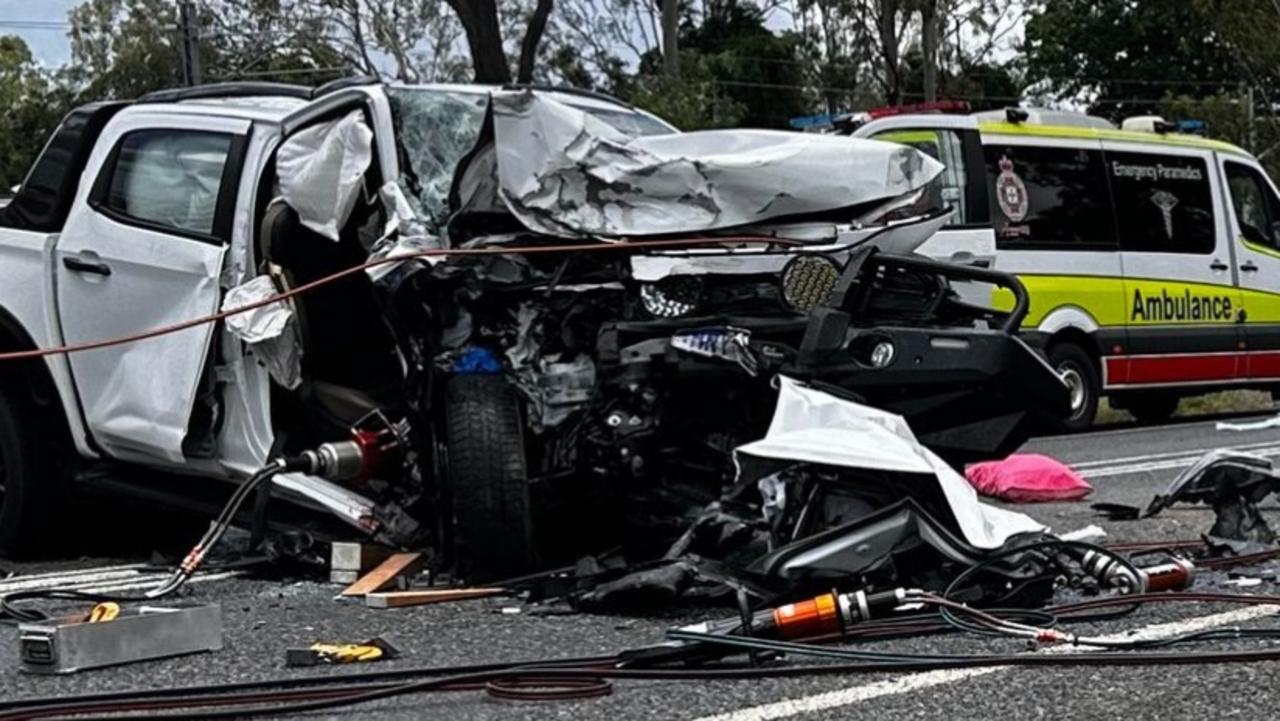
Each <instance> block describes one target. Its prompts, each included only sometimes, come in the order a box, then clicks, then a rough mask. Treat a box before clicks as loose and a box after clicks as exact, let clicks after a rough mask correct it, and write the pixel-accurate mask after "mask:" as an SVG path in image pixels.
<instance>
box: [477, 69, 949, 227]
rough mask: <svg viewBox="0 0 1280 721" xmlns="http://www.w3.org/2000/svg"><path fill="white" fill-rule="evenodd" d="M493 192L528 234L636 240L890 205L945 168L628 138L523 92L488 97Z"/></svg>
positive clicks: (842, 147)
mask: <svg viewBox="0 0 1280 721" xmlns="http://www.w3.org/2000/svg"><path fill="white" fill-rule="evenodd" d="M491 107H492V109H493V127H494V145H495V147H496V149H497V165H498V179H499V183H500V193H501V194H502V200H503V201H504V202H505V204H506V206H507V208H508V210H509V211H510V212H511V213H512V214H513V215H515V216H516V218H518V219H519V220H520V222H521V223H523V224H524V225H525V226H526V227H528V228H529V229H530V230H533V231H535V232H539V233H544V234H547V235H555V236H561V237H567V238H575V237H584V236H613V237H633V236H650V235H663V234H670V233H693V232H706V231H713V230H720V229H726V228H735V227H739V226H744V225H751V224H756V223H761V222H764V221H767V220H769V219H772V218H783V217H789V216H799V215H804V214H811V213H821V212H826V211H832V210H839V209H841V208H848V207H852V206H857V205H860V204H864V203H870V202H874V201H879V200H888V199H891V198H896V197H898V196H901V195H904V194H907V193H911V192H913V191H915V190H918V189H919V188H921V187H923V186H924V185H925V184H927V183H928V182H929V181H930V180H932V179H933V178H934V176H936V175H938V173H940V172H942V169H943V166H942V164H941V163H939V162H938V161H936V160H934V159H932V158H930V157H929V156H928V155H925V154H924V153H922V152H920V151H918V150H916V149H914V148H911V147H908V146H904V145H898V144H894V143H884V142H879V141H875V140H862V139H857V138H849V137H845V136H835V135H817V134H805V133H793V132H787V131H773V130H707V131H700V132H692V133H677V134H670V135H652V136H645V137H640V138H631V137H628V136H627V135H624V134H623V133H621V132H619V131H617V130H615V129H614V128H612V127H611V126H609V125H608V124H606V123H604V122H603V121H601V120H598V119H596V118H594V117H592V116H590V115H588V114H586V113H584V112H582V111H580V110H577V109H575V108H572V107H569V106H567V105H565V104H563V103H560V102H557V101H555V100H553V99H551V98H548V97H546V96H544V95H538V94H535V93H533V92H531V91H505V92H496V93H494V94H493V99H492V104H491Z"/></svg>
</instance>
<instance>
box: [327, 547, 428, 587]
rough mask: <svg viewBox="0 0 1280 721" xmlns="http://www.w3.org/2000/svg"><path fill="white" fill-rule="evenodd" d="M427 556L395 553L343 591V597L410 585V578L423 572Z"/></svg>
mask: <svg viewBox="0 0 1280 721" xmlns="http://www.w3.org/2000/svg"><path fill="white" fill-rule="evenodd" d="M426 561H427V556H426V554H423V553H395V554H392V555H390V556H388V557H387V559H386V560H385V561H383V562H382V563H380V564H378V565H377V566H376V567H375V568H374V569H373V570H372V571H369V572H368V573H366V574H365V575H363V576H361V577H360V578H358V579H357V580H356V582H355V583H353V584H351V585H350V586H348V587H346V588H345V589H343V591H342V594H341V595H343V596H366V595H368V594H370V593H374V592H376V591H383V590H385V589H387V588H390V587H392V586H394V585H397V584H405V585H408V580H409V577H410V576H412V575H413V574H416V573H417V572H418V571H420V570H422V567H423V566H424V565H425V564H426Z"/></svg>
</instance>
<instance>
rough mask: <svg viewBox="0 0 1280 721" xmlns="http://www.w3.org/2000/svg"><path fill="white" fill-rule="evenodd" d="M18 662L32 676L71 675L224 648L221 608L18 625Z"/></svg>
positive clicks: (150, 610) (155, 609) (147, 609)
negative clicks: (112, 618)
mask: <svg viewBox="0 0 1280 721" xmlns="http://www.w3.org/2000/svg"><path fill="white" fill-rule="evenodd" d="M18 649H19V660H20V661H21V663H22V670H23V671H26V672H28V673H43V674H55V673H73V672H75V671H83V670H85V669H90V668H101V667H103V666H114V665H116V664H122V663H132V662H134V661H146V660H149V659H155V658H165V657H168V656H180V655H182V654H187V653H196V652H199V651H218V650H221V649H222V605H221V604H217V603H211V604H206V605H200V606H194V605H180V606H163V607H161V606H144V607H140V608H136V609H131V610H126V611H121V612H120V615H119V616H117V617H116V618H115V619H114V620H111V621H104V622H98V623H90V622H88V621H85V620H84V619H83V618H76V619H61V620H51V621H42V622H39V623H24V624H20V625H19V626H18Z"/></svg>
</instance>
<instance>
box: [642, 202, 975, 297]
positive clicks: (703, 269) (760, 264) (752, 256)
mask: <svg viewBox="0 0 1280 721" xmlns="http://www.w3.org/2000/svg"><path fill="white" fill-rule="evenodd" d="M950 217H951V211H946V212H942V213H935V214H933V215H922V216H919V217H915V218H907V219H904V220H899V221H894V222H891V223H886V224H884V225H877V226H868V227H865V228H851V227H844V228H839V229H837V230H835V232H834V234H833V237H831V239H830V240H829V241H828V242H824V243H816V244H806V245H804V246H803V247H800V248H797V249H794V250H788V251H761V250H760V249H759V248H758V247H751V248H733V249H727V250H720V249H703V248H698V249H692V250H668V251H655V252H653V253H646V254H644V255H633V256H631V257H630V258H629V259H628V262H629V263H630V264H631V277H632V278H634V279H635V280H638V281H640V282H642V283H649V282H653V281H657V280H661V279H663V278H666V277H668V276H673V275H761V274H773V273H779V272H781V271H782V269H783V267H785V266H786V264H787V263H788V262H789V261H790V260H791V259H792V258H794V257H795V256H796V254H797V253H824V254H826V255H828V256H830V257H831V258H832V259H833V260H835V261H836V262H837V263H843V262H844V261H845V260H846V259H847V258H848V257H849V253H850V252H852V251H853V250H854V249H856V248H859V247H861V246H863V245H864V244H866V243H874V244H875V245H876V246H877V247H878V248H880V249H881V250H883V251H886V252H890V253H902V254H909V253H911V252H913V251H914V250H915V249H916V248H918V247H919V246H920V245H921V244H923V243H924V242H925V241H927V240H928V239H929V238H931V237H932V236H933V235H934V234H935V233H937V232H938V229H939V228H941V227H942V226H943V224H944V223H946V221H947V220H948V219H949V218H950ZM817 227H823V226H817ZM825 227H827V228H830V227H831V226H829V225H828V226H825ZM753 230H754V229H753ZM800 234H801V232H800V230H799V228H798V227H797V228H794V229H789V230H788V231H787V232H786V233H778V234H777V235H778V237H780V238H788V237H791V236H794V235H800Z"/></svg>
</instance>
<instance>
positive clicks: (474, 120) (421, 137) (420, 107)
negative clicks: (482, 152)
mask: <svg viewBox="0 0 1280 721" xmlns="http://www.w3.org/2000/svg"><path fill="white" fill-rule="evenodd" d="M387 95H388V96H389V97H390V99H391V110H392V114H393V117H394V118H395V123H396V139H397V141H398V142H399V145H400V148H401V152H402V153H404V154H405V155H406V156H407V157H405V158H401V165H402V166H407V167H405V168H404V170H402V171H401V177H400V184H401V185H402V186H403V187H404V189H405V191H406V192H408V193H409V194H410V195H412V196H413V197H414V198H415V199H416V200H417V201H418V208H417V210H418V211H419V213H420V215H421V216H422V217H423V219H425V220H427V221H429V222H430V223H431V224H433V225H436V226H440V225H442V224H443V223H444V220H445V217H446V216H447V215H448V213H449V185H450V183H452V181H453V169H454V168H455V167H456V166H457V165H458V161H460V160H462V157H463V156H464V155H466V154H467V151H469V150H471V148H472V147H473V146H474V145H475V144H476V138H477V137H479V135H480V125H481V123H482V122H483V121H484V111H485V105H486V104H487V103H488V102H489V97H488V95H484V94H481V93H463V92H449V91H439V90H417V89H412V88H388V90H387ZM405 160H407V161H408V162H407V163H405V162H404V161H405ZM406 171H411V172H406Z"/></svg>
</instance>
